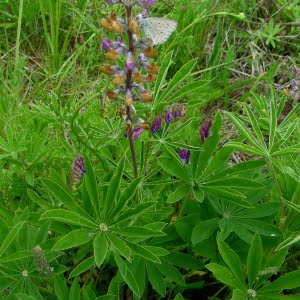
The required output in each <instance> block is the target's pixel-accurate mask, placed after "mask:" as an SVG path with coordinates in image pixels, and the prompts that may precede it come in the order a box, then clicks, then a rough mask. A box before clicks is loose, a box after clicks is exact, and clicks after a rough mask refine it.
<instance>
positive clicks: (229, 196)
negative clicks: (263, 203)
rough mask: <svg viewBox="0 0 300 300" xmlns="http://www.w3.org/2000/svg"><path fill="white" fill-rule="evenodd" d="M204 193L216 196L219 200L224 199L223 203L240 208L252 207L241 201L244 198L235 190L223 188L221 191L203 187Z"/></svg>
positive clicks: (216, 188)
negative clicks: (226, 202)
mask: <svg viewBox="0 0 300 300" xmlns="http://www.w3.org/2000/svg"><path fill="white" fill-rule="evenodd" d="M205 192H208V193H210V194H212V195H214V196H218V197H220V198H221V199H224V200H225V201H228V202H230V203H233V204H235V205H238V206H241V207H245V208H252V207H253V205H252V204H251V203H250V202H248V201H247V200H245V199H243V197H244V196H243V195H242V194H240V193H239V192H238V191H237V190H232V189H229V188H225V187H223V188H222V189H221V188H218V187H205Z"/></svg>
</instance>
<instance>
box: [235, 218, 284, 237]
mask: <svg viewBox="0 0 300 300" xmlns="http://www.w3.org/2000/svg"><path fill="white" fill-rule="evenodd" d="M236 221H238V222H239V224H240V225H242V226H244V227H245V228H247V229H249V230H252V231H254V232H257V233H259V234H262V235H266V236H274V237H275V236H281V231H280V230H279V229H278V228H277V227H276V226H274V225H271V224H268V223H266V222H262V221H259V220H254V219H249V220H248V219H242V218H239V219H236Z"/></svg>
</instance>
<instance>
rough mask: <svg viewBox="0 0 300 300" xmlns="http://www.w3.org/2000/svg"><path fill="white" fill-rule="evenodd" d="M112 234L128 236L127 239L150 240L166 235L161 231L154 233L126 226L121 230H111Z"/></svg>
mask: <svg viewBox="0 0 300 300" xmlns="http://www.w3.org/2000/svg"><path fill="white" fill-rule="evenodd" d="M112 232H115V233H117V234H120V235H124V236H129V237H144V238H150V237H154V236H165V235H166V234H165V233H163V232H162V231H154V230H151V229H149V228H145V227H139V226H128V227H123V228H122V229H115V228H114V229H112Z"/></svg>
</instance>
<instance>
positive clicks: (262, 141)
mask: <svg viewBox="0 0 300 300" xmlns="http://www.w3.org/2000/svg"><path fill="white" fill-rule="evenodd" d="M244 108H245V110H246V113H247V115H248V117H249V119H250V123H251V126H252V128H253V130H254V132H255V134H256V136H257V138H258V139H259V141H260V144H261V146H262V147H264V148H265V150H267V147H266V143H265V139H264V136H263V134H262V132H261V130H260V128H259V124H258V122H257V119H256V118H255V116H254V114H253V112H252V111H251V109H250V108H249V106H248V105H247V104H245V103H244Z"/></svg>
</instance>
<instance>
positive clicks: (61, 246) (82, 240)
mask: <svg viewBox="0 0 300 300" xmlns="http://www.w3.org/2000/svg"><path fill="white" fill-rule="evenodd" d="M92 238H93V234H91V233H90V231H89V230H87V229H75V230H72V231H71V232H70V233H68V234H66V235H64V236H63V237H62V238H61V239H59V240H58V241H57V242H56V244H55V245H54V246H53V249H54V250H66V249H70V248H73V247H78V246H80V245H83V244H86V243H88V242H89V241H90V240H91V239H92Z"/></svg>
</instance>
